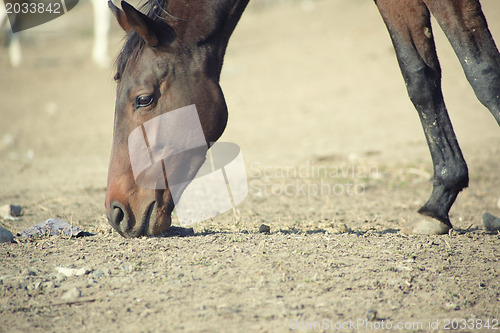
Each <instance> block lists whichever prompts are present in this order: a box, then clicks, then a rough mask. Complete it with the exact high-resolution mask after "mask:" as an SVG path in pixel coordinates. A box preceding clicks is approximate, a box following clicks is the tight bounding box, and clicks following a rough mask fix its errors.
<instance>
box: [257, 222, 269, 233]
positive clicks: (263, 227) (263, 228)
mask: <svg viewBox="0 0 500 333" xmlns="http://www.w3.org/2000/svg"><path fill="white" fill-rule="evenodd" d="M259 232H260V233H263V234H269V233H271V227H270V226H268V225H265V224H261V225H260V227H259Z"/></svg>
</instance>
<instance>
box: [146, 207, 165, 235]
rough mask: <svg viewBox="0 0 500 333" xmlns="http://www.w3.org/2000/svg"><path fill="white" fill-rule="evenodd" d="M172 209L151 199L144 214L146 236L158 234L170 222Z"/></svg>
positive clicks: (162, 231) (163, 230)
mask: <svg viewBox="0 0 500 333" xmlns="http://www.w3.org/2000/svg"><path fill="white" fill-rule="evenodd" d="M171 214H172V211H171V210H169V209H167V208H166V207H165V206H163V205H157V203H156V201H153V202H152V203H151V204H150V205H149V207H148V209H147V211H146V212H145V214H144V217H143V218H144V221H143V225H144V226H147V229H146V230H145V231H146V235H147V236H160V235H161V234H162V233H164V232H165V231H166V230H167V229H168V228H169V227H170V225H171V223H172V217H171Z"/></svg>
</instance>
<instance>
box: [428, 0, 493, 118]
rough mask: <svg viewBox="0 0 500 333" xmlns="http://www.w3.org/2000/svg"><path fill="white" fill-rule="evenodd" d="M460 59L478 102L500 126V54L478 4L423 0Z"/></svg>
mask: <svg viewBox="0 0 500 333" xmlns="http://www.w3.org/2000/svg"><path fill="white" fill-rule="evenodd" d="M424 1H425V3H426V5H427V7H428V8H429V10H430V11H431V13H432V15H433V16H434V17H435V18H436V20H437V21H438V23H439V25H440V26H441V28H442V29H443V31H444V33H445V34H446V37H448V40H449V41H450V43H451V45H452V47H453V49H454V50H455V53H456V54H457V56H458V58H459V59H460V63H461V64H462V67H463V69H464V72H465V75H466V77H467V79H468V80H469V82H470V84H471V86H472V88H473V89H474V92H475V93H476V96H477V98H478V99H479V101H480V102H481V103H482V104H483V105H484V106H486V107H487V108H488V109H489V110H490V112H491V113H492V114H493V117H495V119H496V121H497V122H498V124H499V125H500V53H498V49H497V47H496V45H495V42H494V40H493V37H492V36H491V33H490V31H489V29H488V25H487V23H486V19H485V17H484V15H483V11H482V10H481V4H480V3H479V0H467V1H465V0H424Z"/></svg>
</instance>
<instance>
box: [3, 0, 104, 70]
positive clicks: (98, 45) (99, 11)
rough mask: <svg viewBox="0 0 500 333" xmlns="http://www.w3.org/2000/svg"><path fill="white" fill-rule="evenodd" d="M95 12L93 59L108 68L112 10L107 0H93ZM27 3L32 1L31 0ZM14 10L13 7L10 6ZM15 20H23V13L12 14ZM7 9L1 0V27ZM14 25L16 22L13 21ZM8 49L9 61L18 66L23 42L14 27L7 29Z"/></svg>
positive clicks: (102, 66) (5, 23)
mask: <svg viewBox="0 0 500 333" xmlns="http://www.w3.org/2000/svg"><path fill="white" fill-rule="evenodd" d="M9 2H10V3H12V4H13V3H21V1H9ZM91 2H92V7H93V13H94V43H93V46H92V55H91V58H92V61H93V62H94V63H95V64H96V65H97V66H99V67H101V68H106V67H107V66H108V65H109V63H110V58H109V53H108V44H109V42H108V38H109V28H110V12H109V9H108V6H107V1H106V0H91ZM25 3H31V1H30V0H27V1H25ZM10 10H11V11H13V8H10ZM12 18H13V20H14V21H16V20H22V19H23V17H22V15H20V16H19V15H12V16H11V19H12ZM7 21H8V19H7V9H6V7H5V6H4V4H3V3H2V1H1V0H0V27H3V26H5V25H7V26H9V25H8V24H7ZM11 23H12V24H13V25H14V24H15V22H11ZM7 49H8V54H9V61H10V65H11V66H12V67H18V66H20V65H21V63H22V51H21V42H20V38H19V32H16V33H14V32H13V31H12V29H10V28H8V29H7Z"/></svg>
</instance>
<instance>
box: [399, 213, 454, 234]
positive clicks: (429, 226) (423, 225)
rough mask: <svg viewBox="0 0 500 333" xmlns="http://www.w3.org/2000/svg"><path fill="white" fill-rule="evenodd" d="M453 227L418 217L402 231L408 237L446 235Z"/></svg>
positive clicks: (428, 218)
mask: <svg viewBox="0 0 500 333" xmlns="http://www.w3.org/2000/svg"><path fill="white" fill-rule="evenodd" d="M450 229H451V227H450V226H449V225H447V224H444V223H442V222H440V221H438V220H434V219H431V218H430V217H423V216H418V217H417V218H416V219H415V220H414V221H411V222H410V223H408V224H407V225H405V226H404V227H403V228H402V229H401V231H402V232H403V233H404V234H407V235H445V234H447V233H448V231H450Z"/></svg>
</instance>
